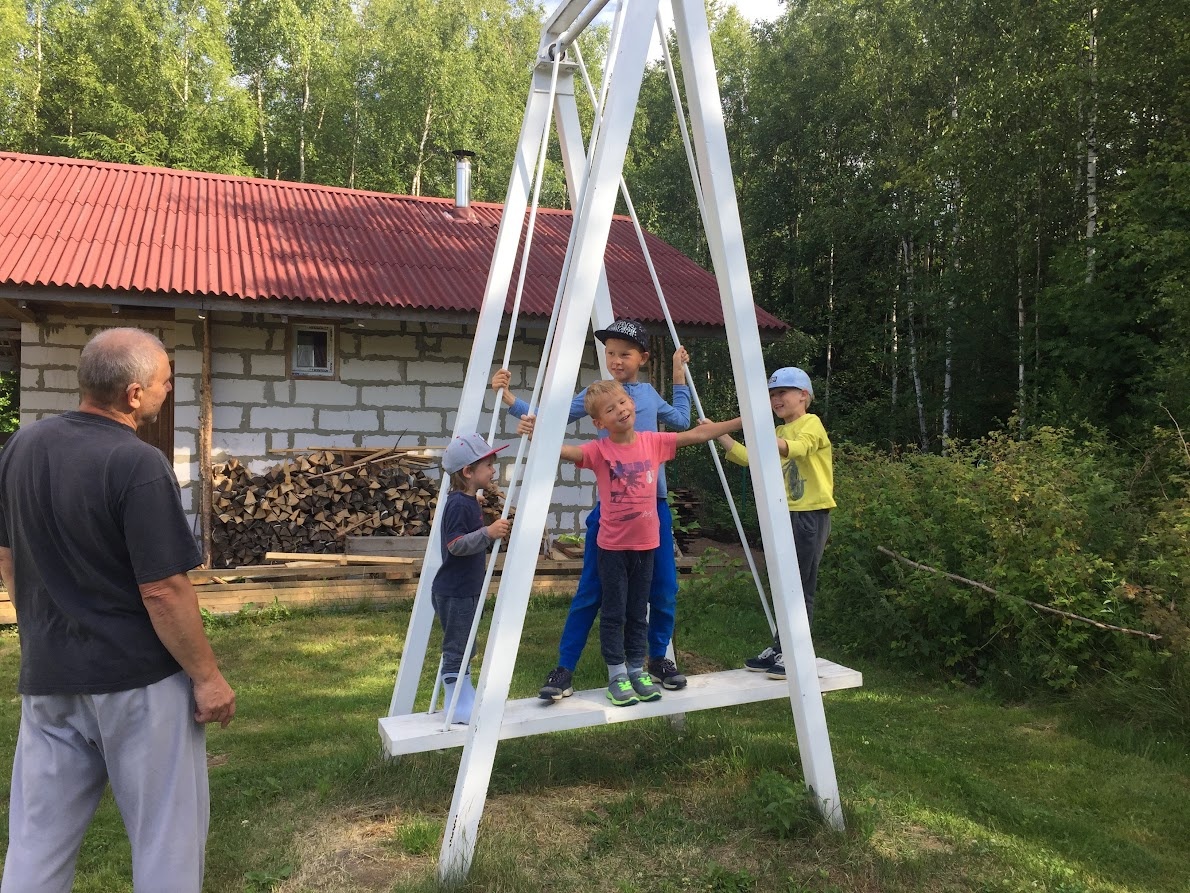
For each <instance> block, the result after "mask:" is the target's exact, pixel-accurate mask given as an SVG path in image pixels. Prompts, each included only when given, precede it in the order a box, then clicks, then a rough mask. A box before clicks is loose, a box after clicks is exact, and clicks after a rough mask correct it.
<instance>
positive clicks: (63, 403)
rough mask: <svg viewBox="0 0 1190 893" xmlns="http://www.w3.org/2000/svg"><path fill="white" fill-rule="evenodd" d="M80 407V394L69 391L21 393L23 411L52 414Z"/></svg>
mask: <svg viewBox="0 0 1190 893" xmlns="http://www.w3.org/2000/svg"><path fill="white" fill-rule="evenodd" d="M78 408H79V397H78V394H72V393H69V392H67V391H26V392H25V393H23V394H21V412H22V414H23V413H25V412H38V413H49V414H51V415H53V414H56V413H59V412H66V411H67V410H69V409H78Z"/></svg>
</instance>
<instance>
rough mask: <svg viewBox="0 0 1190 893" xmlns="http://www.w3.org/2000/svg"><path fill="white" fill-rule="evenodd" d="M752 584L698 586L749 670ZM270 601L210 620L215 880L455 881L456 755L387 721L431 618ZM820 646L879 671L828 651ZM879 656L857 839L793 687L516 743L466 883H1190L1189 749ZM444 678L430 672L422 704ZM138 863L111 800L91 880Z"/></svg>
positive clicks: (841, 717)
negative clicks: (391, 750)
mask: <svg viewBox="0 0 1190 893" xmlns="http://www.w3.org/2000/svg"><path fill="white" fill-rule="evenodd" d="M754 600H755V594H754V593H749V592H748V591H747V590H746V588H740V587H738V586H735V585H731V584H720V583H711V584H703V585H701V586H696V587H694V588H693V589H692V590H685V591H684V592H683V595H682V596H681V600H680V603H679V604H680V606H681V610H680V612H679V614H680V616H679V631H678V635H679V638H678V642H679V650H680V654H681V657H682V662H683V664H684V665H685V667H686V668H687V669H688V670H695V671H699V670H704V671H705V670H710V669H718V668H724V667H727V666H732V665H735V664H736V663H737V661H738V660H739V659H740V658H742V657H743V656H744V655H745V654H748V653H751V652H753V651H755V650H756V649H757V646H758V645H760V644H762V643H763V641H764V629H763V619H762V616H761V614H760V611H759V608H758V607H757V606H754V605H753V602H754ZM565 608H566V605H565V602H564V601H563V600H561V599H557V598H542V599H535V600H534V601H533V602H532V604H531V606H530V610H529V616H528V618H527V621H526V626H525V636H524V641H523V643H522V646H521V652H520V659H519V662H518V666H517V672H516V677H515V679H514V682H513V696H514V697H524V696H528V695H530V694H531V693H533V692H534V691H535V690H536V687H537V685H539V684H540V681H541V679H542V678H543V677H544V674H545V672H546V671H548V670H549V668H550V667H551V666H552V665H553V662H554V647H555V645H556V640H557V635H558V631H559V630H560V628H561V624H562V620H563V618H564V616H565ZM269 613H270V615H271V616H268V617H263V618H260V619H258V620H256V621H252V622H248V621H246V620H241V621H239V622H232V623H220V624H217V625H215V626H214V627H213V628H212V630H211V636H212V639H213V641H214V644H215V648H216V651H217V653H218V654H219V656H220V658H221V661H222V663H223V666H224V669H225V673H226V675H227V677H228V679H229V680H230V681H231V682H232V684H233V685H234V686H235V687H236V689H237V692H238V704H239V713H238V714H237V717H236V720H235V722H234V723H233V724H232V725H231V726H230V727H229V728H228V729H227V730H219V729H217V728H216V729H212V730H211V731H210V733H209V736H208V751H209V754H210V762H211V793H212V816H211V820H212V822H211V837H210V841H209V846H208V853H207V885H206V889H207V890H209V891H218V893H224V891H226V893H245V891H247V893H259V891H278V893H296V891H341V893H346V891H389V890H399V891H429V890H433V889H435V887H434V882H433V878H434V868H435V863H436V859H437V854H438V847H439V845H440V841H441V834H442V827H443V823H444V820H445V817H446V813H447V809H448V807H449V805H450V798H451V792H452V790H453V787H454V780H455V772H456V770H457V767H458V759H459V751H457V750H455V751H449V752H443V753H429V754H420V755H417V756H414V757H407V758H403V759H401V760H399V761H395V762H391V763H386V762H385V761H383V760H382V759H381V758H380V754H379V736H378V733H377V729H376V719H377V717H378V716H380V714H381V713H382V712H383V711H384V710H385V708H386V707H387V704H388V700H389V696H390V694H391V691H392V685H393V680H394V678H395V673H396V667H397V661H398V658H399V653H400V648H401V646H402V644H403V642H404V631H405V626H406V623H407V622H408V617H409V614H408V610H407V609H404V610H393V611H391V612H385V613H365V612H360V613H348V614H322V615H316V614H294V615H288V616H284V615H283V616H276V612H269ZM431 647H432V648H433V647H436V643H435V642H433V641H432V642H431ZM819 649H820V652H821V653H822V655H823V656H825V657H829V658H832V659H836V660H839V661H840V662H841V663H845V664H847V665H849V666H857V663H856V661H854V660H847V659H845V658H844V657H843V656H841V655H838V654H834V653H832V651H831V646H830V643H829V642H821V643H819ZM588 652H589V653H588V654H587V655H585V657H584V663H583V664H582V665H581V666H580V668H579V677H580V678H579V682H580V684H582V686H583V687H595V686H596V685H597V684H599V682H600V681H601V678H602V672H601V668H600V666H599V661H598V654H597V649H596V648H589V649H588ZM17 662H18V647H17V641H16V637H15V634H12V633H7V634H4V635H3V636H0V687H2V688H3V690H4V691H5V692H7V693H8V694H7V695H6V700H7V703H8V705H9V706H8V709H6V710H5V711H4V712H3V714H2V715H0V767H2V768H0V774H2V775H3V779H4V781H3V783H4V784H5V785H7V780H8V779H7V774H8V767H9V766H10V765H11V758H12V749H13V745H14V741H15V736H16V727H17V719H18V712H19V711H18V701H17V698H16V696H15V685H16V669H17ZM435 662H436V661H433V660H431V661H428V663H435ZM857 668H858V669H861V670H862V671H863V672H864V675H865V687H864V688H863V689H857V690H851V691H844V692H835V693H831V694H829V695H827V696H826V704H827V719H828V722H829V725H830V731H831V739H832V745H833V749H834V756H835V761H836V767H837V772H838V779H839V786H840V790H841V793H842V797H843V806H844V810H845V815H846V819H847V823H848V828H847V831H846V832H844V833H833V832H831V831H828V830H826V829H825V828H824V827H823V826H822V825H821V824H819V823H818V822H817V821H816V819H815V817H814V813H813V812H812V811H811V810H810V809H809V807H808V806H807V804H806V802H805V798H804V796H803V795H802V785H801V780H800V779H801V774H800V764H799V762H798V759H797V754H796V744H795V742H794V734H793V723H792V718H791V716H790V710H789V705H788V703H787V702H785V701H772V702H768V703H764V704H756V705H751V706H747V707H739V708H732V709H724V710H717V711H706V712H702V713H696V714H690V715H688V716H687V718H686V722H685V727H684V729H682V730H679V729H677V728H675V727H673V726H672V725H670V723H669V722H667V721H665V720H650V721H646V722H642V723H632V724H626V725H623V726H619V727H616V728H612V729H602V730H597V731H590V730H588V731H581V732H568V733H558V734H555V735H548V736H540V737H537V738H529V739H521V740H517V741H510V742H506V743H504V744H502V745H501V746H500V749H499V752H498V756H497V761H496V768H495V772H494V775H493V779H492V789H491V793H490V796H489V799H488V804H487V809H486V811H485V815H484V820H483V824H482V825H481V833H480V839H479V847H478V851H477V855H476V861H475V864H474V867H473V870H472V873H471V877H470V881H469V883H468V885H467V887H466V889H468V890H474V891H488V893H495V891H534V893H536V891H567V893H569V891H584V893H605V891H606V893H633V891H641V893H644V891H650V893H654V891H655V893H670V891H673V893H678V891H722V893H738V891H762V890H763V891H781V893H795V891H821V893H833V891H898V893H899V891H905V893H908V891H927V893H928V891H955V893H967V891H971V893H974V891H980V893H1000V891H1003V893H1009V891H1052V893H1081V891H1154V893H1156V891H1168V893H1185V891H1187V890H1190V844H1188V843H1187V831H1186V829H1187V828H1190V756H1188V754H1187V743H1186V742H1185V741H1177V740H1171V739H1169V737H1168V736H1165V737H1162V736H1153V735H1146V734H1143V733H1138V732H1135V731H1134V730H1129V729H1125V728H1115V727H1113V726H1112V725H1111V724H1110V723H1091V722H1088V721H1086V719H1085V717H1083V716H1080V715H1078V714H1076V713H1074V712H1072V711H1071V710H1070V709H1069V708H1067V707H1065V706H1063V705H1060V704H1057V705H1055V704H1042V703H1036V704H1016V705H1005V704H1003V703H1000V702H997V701H996V700H994V699H992V698H990V697H989V696H987V695H985V694H983V693H981V692H978V691H973V690H970V689H967V688H963V687H956V686H952V685H946V684H943V683H939V682H936V681H929V680H921V679H917V678H914V677H911V676H907V675H905V674H904V673H898V672H893V671H890V670H888V669H882V668H880V667H877V666H866V665H862V664H859V665H858V667H857ZM774 684H778V683H774ZM428 694H429V686H428V684H426V685H424V686H423V694H422V700H423V702H425V701H427V700H428ZM3 802H4V803H7V796H4V798H3ZM5 821H6V820H5ZM5 828H6V826H5ZM128 864H129V857H128V843H127V840H126V838H125V836H124V832H123V827H122V825H121V823H120V819H119V815H118V813H117V812H116V810H115V808H114V805H113V804H112V802H111V800H110V798H108V799H105V802H104V804H103V806H102V807H101V810H100V814H99V816H98V818H97V821H96V822H95V823H94V825H93V826H92V828H91V831H90V833H89V834H88V837H87V840H86V843H85V844H84V848H83V854H82V857H81V859H80V862H79V874H78V879H77V883H76V890H78V891H81V893H121V891H128V890H131V883H130V876H129V869H128Z"/></svg>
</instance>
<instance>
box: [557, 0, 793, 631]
mask: <svg viewBox="0 0 1190 893" xmlns="http://www.w3.org/2000/svg"><path fill="white" fill-rule="evenodd" d="M657 26H658V31H659V33H660V35H661V43H662V46H663V47H665V51H664V55H665V59H666V62H667V64H668V67H669V75H670V80H671V84H672V85H673V87H674V88H675V89H676V86H677V84H676V81H675V80H674V73H673V64H672V61H671V60H670V59H669V54H668V46H667V45H666V43H665V35H664V31H663V30H662V26H661V17H660V14H658V18H657ZM574 49H575V59H576V61H577V63H578V66H579V72H580V73H581V74H582V79H583V85H584V86H585V87H586V88H587V95H588V96H589V97H590V98H591V100H592V102H594V98H595V97H594V92H593V90H592V89H591V83H590V79H589V77H588V75H587V67H586V65H585V64H584V62H583V57H582V53H581V52H580V51H579V48H578V47H577V46H575V48H574ZM674 101H675V103H677V104H676V106H675V107H676V109H677V112H678V121H679V123H680V125H681V130H682V137H683V141H684V142H685V144H686V148H687V158H688V160H689V162H690V164H691V175H692V177H693V178H694V184H695V195H696V196H697V199H698V206H699V212H700V214H701V215H702V219H703V221H704V226H705V221H706V210H705V207H704V204H703V194H702V187H701V185H700V183H699V178H698V171H697V168H696V167H695V166H694V158H693V153H692V152H691V150H690V142H689V134H688V133H687V131H686V122H685V110H684V107H683V106H682V105H681V104H680V102H681V101H680V98H679V97H678V95H677V94H676V93H675V95H674ZM620 192H621V195H623V197H624V205H625V207H627V209H628V216H629V217H630V218H631V219H632V227H633V229H634V230H635V232H636V238H637V241H638V242H639V243H640V248H641V253H642V254H643V256H644V260H645V266H646V267H647V268H648V270H649V278H650V279H651V280H652V282H653V288H654V290H655V291H656V293H657V300H658V302H659V304H660V306H661V312H662V314H663V316H664V317H665V324H666V327H667V328H668V329H669V335H670V338H671V339H673V343H674V345H675V347H681V346H682V342H681V340H680V339H679V337H678V331H677V327H676V326H675V325H674V321H673V316H672V315H671V313H670V311H669V305H668V304H667V303H666V300H665V293H664V290H663V289H662V287H661V280H660V278H659V277H658V276H657V268H656V266H655V265H654V264H653V257H652V254H651V253H650V252H649V246H648V244H647V242H646V241H645V232H644V228H643V227H642V226H641V224H640V217H639V216H638V215H637V213H636V206H635V205H634V204H633V202H632V197H631V195H630V194H629V192H628V183H627V182H626V181H625V180H624V178H623V176H621V177H620ZM682 366H683V368H684V369H685V371H686V382H687V384H688V385H689V387H690V396H691V398H692V399H693V401H694V408H695V411H696V412H697V413H698V417H699V418H705V414H704V412H703V407H702V401H701V400H700V399H699V396H698V389H697V388H696V387H695V385H694V378H693V376H692V375H691V374H690V366H689V364H686V363H683V364H682ZM707 447H708V449H709V450H710V454H711V461H712V462H713V463H714V465H715V471H716V473H717V474H718V475H719V482H720V483H721V484H722V486H723V494H724V496H726V498H727V505H728V507H729V508H730V509H731V517H732V520H733V521H734V522H735V528H736V533H737V534H738V535H739V538H740V543H741V544H742V545H743V547H744V557H745V558H746V559H747V562H748V569H749V570H750V571H751V573H752V581H753V582H754V583H755V584H756V591H757V593H758V595H759V596H760V606H761V608H762V609H763V610H764V616H765V619H766V620H767V621H768V624H769V631H770V632H771V633H772V634H773V635H776V631H777V624H776V621H775V620H774V618H773V613H772V610H771V608H770V607H769V600H768V596H767V594H766V592H765V589H764V585H763V583H762V582H761V580H760V571H759V570H758V569H757V567H756V559H755V558H754V557H753V556H752V549H751V548H750V547H749V545H748V535H747V534H746V533H745V532H744V523H743V521H742V520H741V519H740V513H739V509H738V508H737V507H736V504H735V499H734V497H733V496H732V495H731V488H730V487H729V486H728V484H727V473H726V471H725V470H724V468H723V463H722V461H721V460H720V458H719V451H718V450H717V449H716V448H715V444H713V443H708V444H707Z"/></svg>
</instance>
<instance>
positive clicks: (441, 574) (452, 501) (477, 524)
mask: <svg viewBox="0 0 1190 893" xmlns="http://www.w3.org/2000/svg"><path fill="white" fill-rule="evenodd" d="M481 527H483V509H481V508H480V507H479V500H478V499H476V498H475V497H474V496H468V495H467V494H466V493H463V492H461V491H459V490H451V491H450V492H449V493H447V494H446V507H445V508H444V509H442V567H440V568H438V573H437V574H436V575H435V577H434V585H433V586H432V587H431V592H432V593H433V594H434V595H436V596H438V597H439V598H454V597H457V596H470V597H472V598H474V597H475V596H477V595H479V590H480V589H482V588H483V577H484V574H485V573H487V561H488V560H487V551H486V550H482V551H479V552H476V553H474V554H472V555H451V554H450V550H449V549H448V548H447V546H448V545H449V544H450V543H451V542H453V541H454V540H456V539H458V538H459V537H461V536H466V535H467V534H468V533H472V532H474V531H476V530H479V528H481Z"/></svg>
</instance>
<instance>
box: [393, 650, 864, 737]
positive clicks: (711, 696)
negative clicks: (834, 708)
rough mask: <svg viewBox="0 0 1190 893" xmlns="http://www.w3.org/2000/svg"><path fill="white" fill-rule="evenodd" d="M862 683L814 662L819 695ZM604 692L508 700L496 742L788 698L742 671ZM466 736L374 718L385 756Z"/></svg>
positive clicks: (772, 683) (423, 717)
mask: <svg viewBox="0 0 1190 893" xmlns="http://www.w3.org/2000/svg"><path fill="white" fill-rule="evenodd" d="M863 682H864V678H863V675H862V674H861V673H860V672H859V671H857V670H852V669H849V668H848V667H844V666H841V665H840V664H836V663H832V662H831V661H829V660H826V659H825V658H821V657H820V658H818V684H819V688H820V689H821V690H822V691H824V692H827V691H839V690H841V689H845V688H859V687H860V686H862V685H863ZM605 691H606V689H603V688H595V689H590V690H588V691H576V692H575V693H574V695H572V696H571V697H569V698H563V699H562V700H561V701H557V702H553V703H550V702H547V701H543V700H541V699H540V698H523V699H520V700H515V701H508V702H507V703H506V704H505V706H504V721H503V722H502V723H501V725H500V733H499V738H500V740H501V741H507V740H509V739H511V738H526V737H529V736H531V735H542V734H545V733H546V732H562V731H567V730H569V729H583V728H588V727H590V726H606V725H612V724H613V723H621V722H634V721H636V720H640V719H650V718H652V717H655V716H672V715H673V714H675V713H689V712H693V711H695V710H713V709H715V708H717V707H734V706H736V705H739V704H753V703H756V702H758V701H776V700H780V699H782V698H787V697H789V689H788V687H787V686H785V685H782V684H781V683H780V682H778V681H776V680H773V679H769V678H768V677H767V676H765V674H764V673H751V672H749V671H748V670H724V671H722V672H718V673H703V674H701V675H698V676H691V677H690V683H689V684H688V685H687V686H686V688H684V689H682V690H681V691H667V692H665V694H664V696H663V697H662V698H661V700H659V701H653V702H652V703H648V704H635V705H633V706H631V707H616V706H614V705H612V703H611V702H610V701H608V699H607V697H606V695H605V694H604V692H605ZM466 738H467V727H466V726H463V725H455V726H452V727H451V729H450V730H449V731H446V732H444V731H442V714H441V712H438V713H432V714H431V713H413V714H409V715H407V716H389V717H385V718H383V719H381V720H380V739H381V743H382V744H383V746H384V752H385V754H387V755H388V756H390V757H396V756H402V755H404V754H411V753H422V752H423V751H427V750H444V749H446V748H448V747H462V746H463V743H464V741H466Z"/></svg>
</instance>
